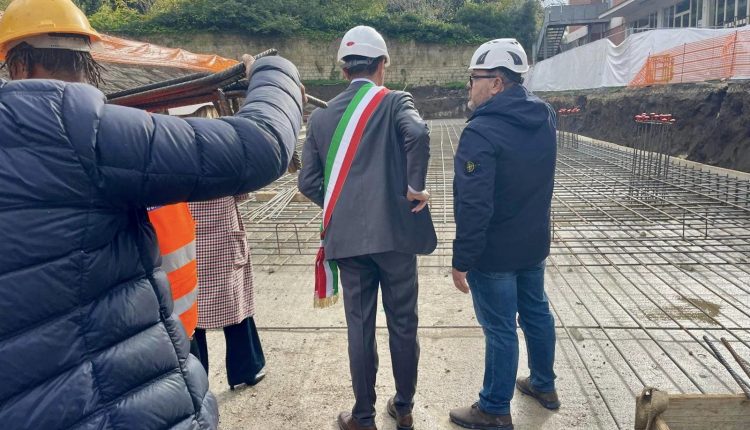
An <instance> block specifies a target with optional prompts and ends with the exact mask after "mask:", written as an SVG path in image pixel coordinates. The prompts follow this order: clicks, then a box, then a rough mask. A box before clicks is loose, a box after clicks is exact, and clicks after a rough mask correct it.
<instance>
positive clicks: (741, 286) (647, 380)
mask: <svg viewBox="0 0 750 430" xmlns="http://www.w3.org/2000/svg"><path fill="white" fill-rule="evenodd" d="M430 126H431V129H432V150H431V160H430V170H429V173H428V178H427V179H428V181H427V182H428V184H429V189H430V192H431V193H432V200H431V204H430V210H431V212H432V216H433V220H434V222H435V227H436V230H437V234H438V240H439V245H438V249H437V250H436V251H435V252H434V253H433V254H432V255H430V256H424V257H421V258H420V262H419V264H420V270H421V271H423V272H425V273H430V272H431V271H432V272H434V271H438V272H439V273H444V272H446V271H448V270H449V269H450V266H451V241H452V239H453V237H454V234H455V224H454V221H453V200H452V181H453V155H454V154H455V151H456V149H457V146H458V141H459V137H460V133H461V131H462V129H463V126H464V121H462V120H441V121H433V122H431V123H430ZM569 139H572V140H573V141H574V142H575V145H574V144H573V143H572V142H571V141H570V140H569ZM640 150H641V149H636V151H640ZM633 151H634V150H632V149H628V148H622V147H617V146H614V145H611V144H607V143H603V142H596V141H592V140H591V139H587V138H584V137H580V136H577V135H575V134H573V133H563V134H561V135H560V136H559V142H558V161H557V172H556V179H555V194H554V198H553V209H552V224H553V229H552V237H553V242H552V250H551V255H550V257H549V259H548V261H547V289H548V295H549V297H550V303H551V305H552V309H553V312H554V314H555V317H556V321H557V324H558V330H559V331H560V332H561V333H562V334H564V335H565V338H566V339H569V340H570V342H569V343H566V344H565V345H571V346H572V349H570V348H568V347H567V346H566V347H565V348H562V350H561V353H562V354H563V355H564V356H565V357H566V358H568V359H569V360H574V361H578V362H579V363H580V365H581V366H582V370H583V371H584V372H585V373H586V375H587V377H588V378H589V379H590V380H591V382H592V383H593V385H594V388H595V389H596V391H597V393H598V395H599V397H600V398H601V402H602V405H603V407H604V408H606V410H607V411H608V413H609V415H610V416H611V418H612V420H613V422H614V423H615V424H616V426H617V427H618V428H626V427H628V426H630V425H631V423H632V419H633V418H632V416H631V415H632V404H627V405H623V404H622V402H620V401H619V400H618V399H619V398H620V397H618V396H630V397H631V398H634V396H635V395H636V394H638V393H639V392H640V390H641V388H642V387H643V386H644V385H659V386H660V388H661V389H666V390H669V391H673V392H701V393H707V392H730V391H731V392H736V391H738V387H737V386H736V385H735V383H734V381H733V380H732V379H731V377H730V376H729V375H728V374H726V372H725V371H724V369H722V368H720V367H719V366H717V363H716V362H715V361H714V359H713V357H712V356H711V353H710V351H709V350H708V347H707V346H706V345H705V344H703V343H702V342H700V338H701V337H702V336H703V335H704V334H706V333H712V335H715V336H716V337H721V336H724V337H726V338H727V339H729V340H730V341H731V342H732V343H733V344H734V346H735V348H736V349H737V352H738V354H739V355H740V356H743V357H744V358H745V359H746V360H749V359H750V180H749V179H748V177H749V176H748V175H745V174H740V173H736V174H735V173H733V172H722V173H717V171H715V170H713V171H712V170H710V169H708V168H702V167H701V166H696V165H695V164H691V163H685V162H682V161H680V160H677V159H674V158H671V159H668V160H666V161H665V160H664V159H663V158H662V159H659V158H658V157H656V159H658V160H659V162H660V163H661V165H662V166H663V163H665V162H666V163H668V164H669V166H668V168H666V167H665V168H663V169H661V170H657V171H656V172H658V174H649V170H648V169H635V170H634V165H633V163H634V162H638V161H637V160H639V159H640V157H642V156H643V154H638V155H639V157H634V152H633ZM646 157H648V154H646ZM646 159H647V158H646ZM303 162H304V160H303ZM634 171H636V172H637V173H638V174H637V175H635V174H634V173H633V172H634ZM652 172H653V171H652ZM295 190H296V176H286V177H284V178H282V179H281V180H280V181H277V182H276V183H275V184H273V185H272V186H270V187H268V188H267V189H265V190H263V191H264V193H271V194H272V195H273V197H272V198H270V200H269V201H266V202H257V201H252V200H251V201H249V202H247V203H245V204H244V205H243V207H242V208H241V209H242V213H243V219H244V220H245V225H246V228H247V230H248V233H249V240H250V244H251V249H252V250H253V258H254V261H253V263H254V264H255V266H256V267H259V268H261V270H262V269H263V268H268V269H272V270H279V269H280V268H281V267H286V268H287V270H297V271H310V272H312V263H313V260H314V254H315V253H316V251H317V248H318V246H319V228H320V212H321V211H320V209H319V208H317V207H316V206H315V205H314V204H312V203H310V202H309V201H300V199H298V198H295ZM599 360H601V361H599ZM602 362H603V363H605V364H604V365H602V364H601V363H602ZM602 375H604V376H607V375H609V378H610V379H608V380H607V382H606V383H605V382H602V381H601V380H600V378H601V377H602ZM612 375H616V378H614V379H612ZM617 381H619V382H617ZM613 383H614V385H615V386H610V385H611V384H613Z"/></svg>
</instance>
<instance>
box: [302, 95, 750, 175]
mask: <svg viewBox="0 0 750 430" xmlns="http://www.w3.org/2000/svg"><path fill="white" fill-rule="evenodd" d="M343 89H344V86H343V85H331V86H314V87H310V88H308V92H309V93H311V94H315V95H317V96H319V97H321V98H324V99H330V98H333V97H334V96H335V95H336V94H338V93H339V92H341V91H342V90H343ZM406 90H407V91H410V92H411V93H412V94H413V95H414V99H415V104H416V106H417V108H418V109H419V111H420V113H421V114H422V115H423V116H424V117H425V118H427V119H440V118H464V117H466V115H467V111H466V99H467V94H466V90H463V89H446V88H441V87H434V86H433V87H416V88H409V87H407V88H406ZM538 95H539V96H540V97H542V98H543V99H545V100H547V101H548V102H550V103H551V104H552V105H553V106H554V107H555V108H568V107H574V106H579V107H581V109H582V113H581V114H580V115H578V116H575V117H569V118H567V124H568V126H569V128H570V129H571V130H572V131H575V132H577V133H579V134H582V135H585V136H589V137H592V138H595V139H600V140H605V141H608V142H613V143H617V144H620V145H625V146H633V144H634V143H635V142H636V139H637V134H636V125H635V122H634V120H633V116H634V115H636V114H639V113H642V112H648V113H651V112H655V113H671V114H673V115H674V116H675V117H676V118H677V119H678V121H677V123H676V124H675V126H674V129H673V136H672V139H671V144H670V145H669V154H670V155H672V156H676V157H679V158H683V159H687V160H691V161H696V162H699V163H705V164H709V165H713V166H719V167H724V168H728V169H733V170H740V171H744V172H750V151H748V150H747V147H748V145H750V123H749V122H748V117H747V114H748V113H749V112H750V82H713V83H699V84H676V85H670V86H654V87H647V88H604V89H597V90H585V91H573V92H554V93H539V94H538Z"/></svg>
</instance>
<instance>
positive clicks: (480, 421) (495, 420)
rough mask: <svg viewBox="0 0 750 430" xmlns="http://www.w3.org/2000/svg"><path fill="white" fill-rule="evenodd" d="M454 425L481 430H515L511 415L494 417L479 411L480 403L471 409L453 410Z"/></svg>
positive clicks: (451, 415) (451, 413) (452, 419)
mask: <svg viewBox="0 0 750 430" xmlns="http://www.w3.org/2000/svg"><path fill="white" fill-rule="evenodd" d="M450 417H451V421H452V422H453V423H454V424H458V425H459V426H461V427H463V428H467V429H479V430H513V420H512V419H511V417H510V415H492V414H488V413H486V412H484V411H482V410H481V409H479V403H474V404H473V405H471V407H469V408H458V409H453V410H451V412H450Z"/></svg>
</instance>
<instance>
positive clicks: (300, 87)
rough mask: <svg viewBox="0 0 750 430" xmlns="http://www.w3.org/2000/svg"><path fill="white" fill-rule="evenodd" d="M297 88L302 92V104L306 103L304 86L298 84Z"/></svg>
mask: <svg viewBox="0 0 750 430" xmlns="http://www.w3.org/2000/svg"><path fill="white" fill-rule="evenodd" d="M299 90H300V91H301V92H302V106H304V105H306V104H307V94H306V93H305V86H304V85H302V84H299Z"/></svg>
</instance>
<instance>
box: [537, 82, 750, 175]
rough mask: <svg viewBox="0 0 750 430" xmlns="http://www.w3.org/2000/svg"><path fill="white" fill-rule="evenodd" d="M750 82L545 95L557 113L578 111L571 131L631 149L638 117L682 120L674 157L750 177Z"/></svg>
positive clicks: (671, 147) (674, 142)
mask: <svg viewBox="0 0 750 430" xmlns="http://www.w3.org/2000/svg"><path fill="white" fill-rule="evenodd" d="M749 91H750V82H747V81H746V82H720V83H718V82H714V83H701V84H676V85H669V86H654V87H647V88H616V89H600V90H588V91H576V92H565V93H540V94H539V95H540V96H541V97H542V98H544V99H546V100H547V101H549V102H550V103H552V104H553V105H554V106H555V107H556V108H568V107H573V106H579V107H580V108H581V109H582V113H581V114H580V115H578V116H573V117H569V118H568V123H569V124H570V128H571V131H575V132H578V133H580V134H583V135H585V136H589V137H593V138H595V139H601V140H605V141H608V142H614V143H618V144H621V145H626V146H632V145H633V144H634V142H635V141H636V137H637V135H636V131H635V122H634V121H633V116H634V115H636V114H638V113H642V112H647V113H651V112H655V113H671V114H673V115H674V116H675V117H676V118H677V123H676V125H675V127H674V130H673V137H672V139H671V144H670V145H669V154H670V155H673V156H677V157H680V158H684V159H688V160H691V161H697V162H699V163H705V164H710V165H713V166H719V167H724V168H728V169H733V170H741V171H744V172H750V151H748V150H747V148H748V145H750V124H749V123H748V116H747V115H748V113H750V92H749Z"/></svg>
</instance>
